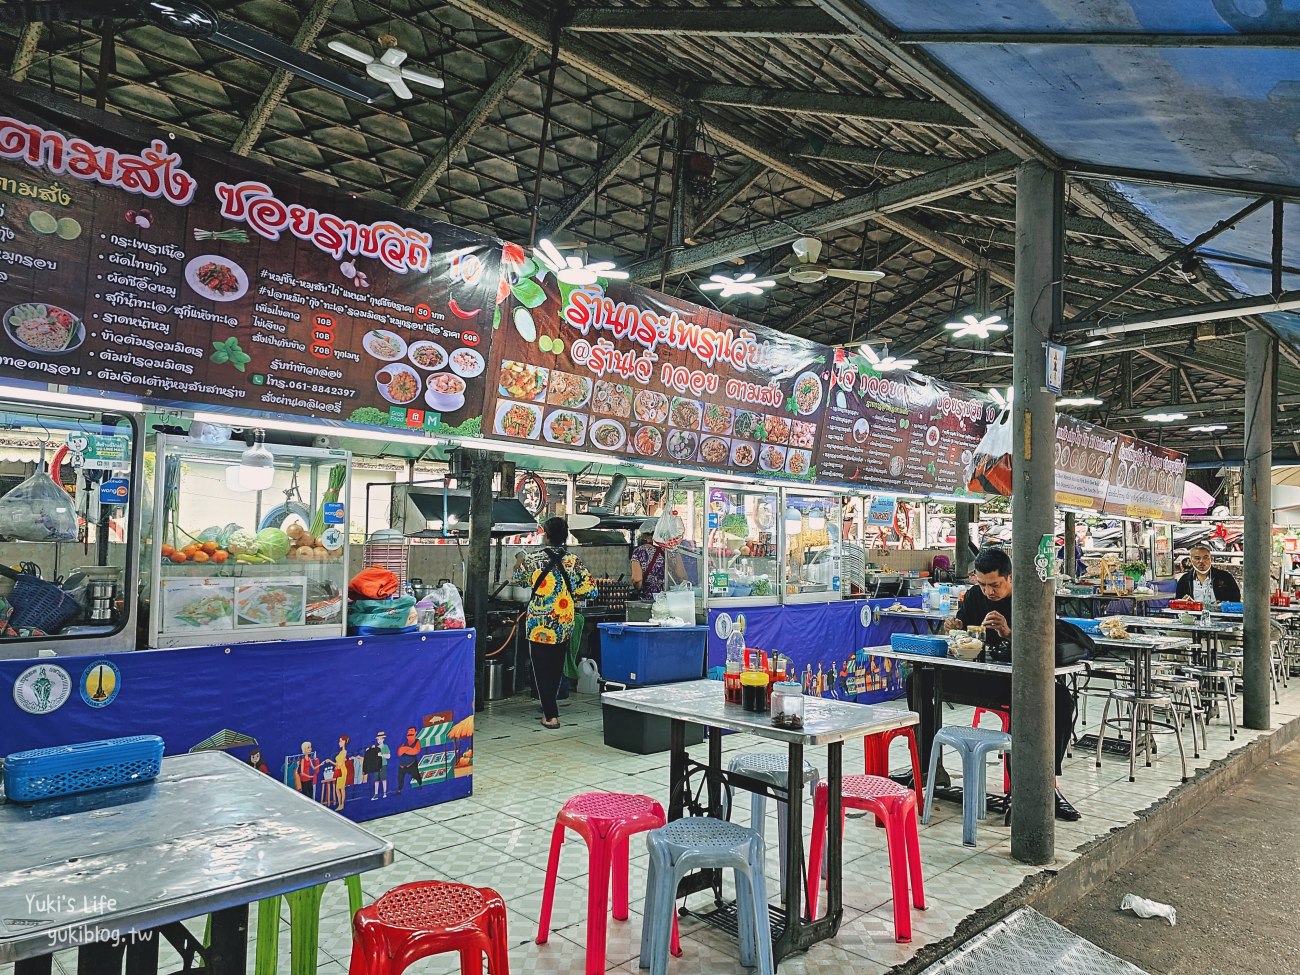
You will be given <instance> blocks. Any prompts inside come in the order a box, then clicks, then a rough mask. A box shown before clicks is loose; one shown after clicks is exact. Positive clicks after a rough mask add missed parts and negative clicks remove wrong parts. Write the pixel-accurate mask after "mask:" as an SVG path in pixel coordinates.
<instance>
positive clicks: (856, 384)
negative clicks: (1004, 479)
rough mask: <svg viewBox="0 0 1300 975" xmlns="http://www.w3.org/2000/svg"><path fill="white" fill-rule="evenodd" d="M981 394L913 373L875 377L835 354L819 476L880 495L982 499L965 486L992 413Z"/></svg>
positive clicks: (852, 357) (857, 359)
mask: <svg viewBox="0 0 1300 975" xmlns="http://www.w3.org/2000/svg"><path fill="white" fill-rule="evenodd" d="M996 413H997V411H996V409H995V408H994V407H993V405H992V403H991V402H990V401H989V400H987V399H986V398H985V397H984V396H983V395H981V394H979V393H976V392H973V391H971V390H968V389H963V388H962V387H960V386H953V385H951V384H949V383H943V382H940V381H938V380H935V379H930V378H928V377H926V376H922V375H919V374H917V373H912V372H887V373H881V372H878V371H877V370H876V368H875V365H874V363H872V362H871V361H870V360H869V359H867V358H866V357H865V356H864V355H862V354H860V353H858V352H855V351H853V350H850V349H837V350H835V357H834V372H833V375H832V383H831V388H830V396H829V400H828V402H827V404H826V411H825V425H826V429H825V431H824V432H823V434H822V446H821V454H820V457H819V459H818V472H819V478H820V479H821V480H822V481H826V482H832V483H834V482H838V483H842V484H854V485H866V486H869V487H877V488H883V489H886V490H896V491H900V490H906V491H922V492H936V493H942V494H951V495H963V496H964V495H967V494H982V493H984V489H981V488H977V487H974V486H970V485H969V480H970V479H969V478H968V476H967V472H968V469H969V467H970V464H971V462H972V458H973V457H974V454H975V448H976V447H977V446H978V445H979V443H980V441H981V439H982V438H983V437H984V435H985V431H986V430H987V429H988V427H989V424H990V423H991V422H992V420H993V418H994V417H995V416H996Z"/></svg>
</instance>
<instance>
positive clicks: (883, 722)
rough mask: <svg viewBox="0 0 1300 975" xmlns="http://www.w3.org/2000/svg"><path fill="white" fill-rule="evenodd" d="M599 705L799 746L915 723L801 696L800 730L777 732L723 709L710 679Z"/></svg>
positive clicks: (890, 712) (748, 715)
mask: <svg viewBox="0 0 1300 975" xmlns="http://www.w3.org/2000/svg"><path fill="white" fill-rule="evenodd" d="M600 700H601V703H602V704H611V705H613V706H614V707H620V708H627V709H628V710H629V711H640V712H641V713H642V714H654V715H658V716H659V717H662V718H676V719H678V720H679V721H689V722H691V723H692V724H702V725H707V726H709V727H711V728H725V729H727V730H728V731H747V732H749V733H750V734H752V735H759V736H760V737H763V738H771V739H773V740H775V741H784V742H795V743H798V744H802V745H825V744H830V743H832V742H839V741H847V740H848V739H850V738H861V737H863V736H864V735H869V734H875V733H876V732H878V731H889V730H890V729H893V728H906V727H908V726H909V725H914V724H916V723H917V722H918V721H919V720H920V718H919V717H918V715H917V714H916V712H914V711H900V710H898V709H897V708H883V707H876V706H875V705H871V704H852V703H850V702H848V701H831V700H827V699H826V698H821V697H805V698H804V711H803V728H802V729H790V728H778V727H776V726H775V725H773V724H772V716H771V715H770V714H766V713H763V714H759V713H757V712H754V711H746V710H745V709H744V708H742V707H741V706H740V705H739V704H728V703H727V702H726V701H725V700H724V699H723V691H722V682H721V681H716V680H690V681H682V682H681V683H677V684H656V685H654V686H653V687H638V688H634V689H632V690H626V691H611V692H609V693H606V694H602V695H601V696H600Z"/></svg>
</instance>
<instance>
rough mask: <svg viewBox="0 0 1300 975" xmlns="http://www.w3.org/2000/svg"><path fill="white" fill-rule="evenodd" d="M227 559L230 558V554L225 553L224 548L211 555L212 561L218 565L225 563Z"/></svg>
mask: <svg viewBox="0 0 1300 975" xmlns="http://www.w3.org/2000/svg"><path fill="white" fill-rule="evenodd" d="M228 558H230V553H229V552H227V551H226V550H225V549H224V548H219V549H217V550H216V551H215V552H213V553H212V561H213V562H216V563H217V564H218V565H220V564H221V563H222V562H224V561H226V559H228Z"/></svg>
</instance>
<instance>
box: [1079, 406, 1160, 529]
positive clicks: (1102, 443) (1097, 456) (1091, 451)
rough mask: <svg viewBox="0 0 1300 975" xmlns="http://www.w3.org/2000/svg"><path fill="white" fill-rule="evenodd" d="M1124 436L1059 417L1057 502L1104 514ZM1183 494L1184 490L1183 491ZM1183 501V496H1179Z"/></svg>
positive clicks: (1080, 421) (1081, 421)
mask: <svg viewBox="0 0 1300 975" xmlns="http://www.w3.org/2000/svg"><path fill="white" fill-rule="evenodd" d="M1119 439H1120V435H1119V434H1118V433H1112V432H1111V431H1109V430H1107V429H1106V428H1105V427H1099V426H1096V425H1094V424H1092V423H1085V422H1084V421H1083V420H1076V419H1075V418H1074V417H1072V416H1065V415H1063V414H1060V413H1058V414H1057V416H1056V503H1057V504H1060V505H1066V506H1067V507H1071V508H1089V509H1091V510H1093V511H1101V510H1102V506H1103V504H1104V503H1105V500H1106V489H1107V485H1108V484H1109V483H1110V471H1111V467H1112V466H1113V464H1114V462H1115V446H1116V444H1117V443H1118V442H1119ZM1179 490H1180V491H1181V490H1182V489H1181V488H1179ZM1179 502H1180V504H1181V502H1182V495H1181V494H1180V495H1179Z"/></svg>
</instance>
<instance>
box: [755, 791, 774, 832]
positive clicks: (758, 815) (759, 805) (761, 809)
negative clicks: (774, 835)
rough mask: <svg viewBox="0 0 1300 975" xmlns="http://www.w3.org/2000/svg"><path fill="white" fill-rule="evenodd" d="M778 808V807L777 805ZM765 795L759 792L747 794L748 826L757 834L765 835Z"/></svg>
mask: <svg viewBox="0 0 1300 975" xmlns="http://www.w3.org/2000/svg"><path fill="white" fill-rule="evenodd" d="M778 810H779V807H778ZM766 825H767V796H765V795H763V793H761V792H751V793H750V794H749V828H750V829H752V830H753V831H754V832H755V833H757V834H758V835H759V836H765V835H766V834H767V830H766V829H764V827H765V826H766Z"/></svg>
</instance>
